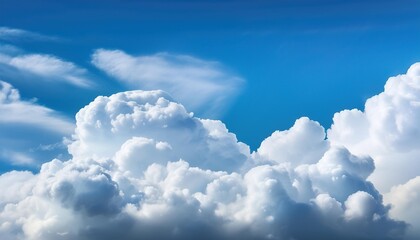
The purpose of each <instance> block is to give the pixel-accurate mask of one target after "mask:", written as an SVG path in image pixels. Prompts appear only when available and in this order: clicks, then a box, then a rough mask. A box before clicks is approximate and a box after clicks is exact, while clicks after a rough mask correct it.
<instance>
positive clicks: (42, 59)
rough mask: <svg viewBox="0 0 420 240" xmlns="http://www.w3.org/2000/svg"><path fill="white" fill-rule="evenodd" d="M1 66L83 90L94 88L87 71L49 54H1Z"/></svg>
mask: <svg viewBox="0 0 420 240" xmlns="http://www.w3.org/2000/svg"><path fill="white" fill-rule="evenodd" d="M0 64H4V65H6V66H9V67H13V68H15V69H17V70H19V71H22V72H25V73H30V74H33V75H35V76H38V77H40V78H41V79H43V80H47V81H63V82H66V83H68V84H71V85H75V86H78V87H82V88H89V87H92V84H93V83H92V82H91V81H90V80H89V79H88V77H87V70H86V69H83V68H80V67H78V66H76V65H75V64H74V63H72V62H68V61H65V60H62V59H60V58H58V57H55V56H52V55H47V54H20V55H16V56H13V55H9V54H6V53H1V52H0Z"/></svg>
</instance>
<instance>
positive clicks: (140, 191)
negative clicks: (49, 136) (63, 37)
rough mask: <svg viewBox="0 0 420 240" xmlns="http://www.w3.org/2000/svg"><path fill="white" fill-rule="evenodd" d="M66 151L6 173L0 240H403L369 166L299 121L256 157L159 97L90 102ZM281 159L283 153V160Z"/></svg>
mask: <svg viewBox="0 0 420 240" xmlns="http://www.w3.org/2000/svg"><path fill="white" fill-rule="evenodd" d="M76 120H77V126H76V129H75V133H74V135H73V140H72V143H71V144H70V145H69V151H70V153H71V154H72V155H73V158H72V159H70V160H68V161H66V162H62V161H59V160H53V161H51V162H48V163H45V164H43V165H42V168H41V170H40V172H39V173H37V174H32V173H29V172H17V171H13V172H9V173H6V174H3V175H1V177H0V187H1V188H2V189H5V190H4V191H3V192H2V194H1V195H0V208H1V209H2V211H1V213H0V219H1V221H0V222H2V224H1V225H0V236H2V238H4V239H8V238H13V239H16V238H17V239H116V238H118V239H138V237H139V236H141V237H142V238H144V239H197V238H200V239H220V238H225V239H313V238H314V237H315V238H317V239H400V238H401V237H402V236H403V234H404V232H405V229H406V227H407V226H406V224H405V223H403V222H399V221H395V220H392V219H391V218H390V217H389V216H388V211H389V209H388V208H387V207H386V206H384V205H383V202H382V196H381V195H380V194H379V192H378V191H377V190H376V189H375V187H374V185H373V184H372V183H370V182H369V181H367V180H366V178H367V177H368V176H369V175H370V174H371V173H372V171H374V168H375V167H374V161H373V159H372V158H370V157H367V156H364V157H363V156H356V155H353V154H352V153H350V152H349V151H348V150H347V149H346V148H344V147H340V146H335V145H333V144H331V143H330V142H329V140H327V139H325V131H324V129H323V128H322V126H320V125H319V124H318V123H317V122H314V121H311V120H309V119H307V118H301V119H299V120H297V121H296V123H295V125H294V126H293V127H292V128H290V129H289V130H286V131H283V132H276V133H274V134H273V135H272V136H270V137H269V138H267V139H266V140H265V141H264V142H263V143H262V145H261V147H260V148H259V150H258V151H257V152H255V153H253V154H251V153H250V152H249V148H248V147H247V146H246V145H245V144H244V143H240V142H238V141H237V139H236V137H235V135H234V134H232V133H230V132H228V130H227V129H226V127H225V125H224V124H223V123H221V122H220V121H214V120H203V119H199V118H196V117H194V116H193V115H192V114H191V113H188V112H187V111H186V109H185V108H184V107H183V106H182V105H181V104H179V103H177V102H175V101H174V100H173V99H171V98H170V97H169V96H168V95H167V94H166V93H164V92H162V91H130V92H123V93H118V94H114V95H112V96H110V97H97V98H96V99H95V100H94V101H93V102H91V103H90V104H89V105H87V106H86V107H84V108H83V109H81V110H80V111H79V113H78V114H77V115H76ZM285 151H287V154H285V155H282V156H280V155H281V154H280V153H281V152H285Z"/></svg>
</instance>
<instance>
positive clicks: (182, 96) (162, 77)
mask: <svg viewBox="0 0 420 240" xmlns="http://www.w3.org/2000/svg"><path fill="white" fill-rule="evenodd" d="M92 63H93V64H94V65H95V66H96V67H98V68H99V69H101V70H103V71H104V72H105V73H107V74H108V75H110V76H112V77H115V78H116V79H118V80H120V81H121V82H122V83H124V84H125V85H126V86H129V87H130V88H131V89H142V90H157V89H161V90H164V91H166V92H168V93H169V94H171V96H173V97H174V98H175V99H177V100H178V101H180V102H182V103H183V104H184V105H185V106H186V107H187V108H188V109H190V110H192V111H199V112H200V113H202V114H205V115H207V116H208V115H210V116H212V115H213V116H214V115H215V114H217V113H220V112H221V111H222V110H224V109H226V105H228V104H229V102H230V100H231V99H232V98H234V97H235V96H236V94H237V93H238V92H239V91H240V90H241V88H242V85H243V84H244V80H243V79H241V78H240V77H237V76H235V75H233V74H231V73H229V72H228V71H227V70H226V69H225V68H224V67H223V66H222V65H221V64H220V63H218V62H213V61H205V60H201V59H198V58H194V57H191V56H188V55H175V54H169V53H158V54H154V55H149V56H131V55H128V54H127V53H125V52H123V51H121V50H106V49H98V50H96V51H95V52H94V54H93V55H92Z"/></svg>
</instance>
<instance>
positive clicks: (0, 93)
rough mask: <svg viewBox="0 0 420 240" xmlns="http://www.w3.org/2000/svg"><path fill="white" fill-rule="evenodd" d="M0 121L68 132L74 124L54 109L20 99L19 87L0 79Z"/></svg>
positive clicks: (63, 132)
mask: <svg viewBox="0 0 420 240" xmlns="http://www.w3.org/2000/svg"><path fill="white" fill-rule="evenodd" d="M0 112H2V113H4V114H1V115H0V123H19V124H28V125H31V126H34V127H39V128H43V129H46V130H49V131H53V132H58V133H62V134H66V133H69V132H71V131H72V129H73V124H72V123H71V122H70V121H69V120H67V119H65V118H64V117H62V116H60V115H59V114H58V113H57V112H55V111H54V110H52V109H50V108H47V107H44V106H41V105H38V104H36V103H34V102H30V101H24V100H21V99H20V95H19V92H18V90H17V89H15V88H13V87H12V85H10V84H9V83H7V82H4V81H0Z"/></svg>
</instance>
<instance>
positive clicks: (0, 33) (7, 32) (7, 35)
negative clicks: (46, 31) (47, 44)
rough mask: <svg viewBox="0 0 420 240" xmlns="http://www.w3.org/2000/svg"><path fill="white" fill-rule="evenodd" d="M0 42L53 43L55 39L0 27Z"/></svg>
mask: <svg viewBox="0 0 420 240" xmlns="http://www.w3.org/2000/svg"><path fill="white" fill-rule="evenodd" d="M0 40H3V41H14V42H15V41H21V40H30V41H34V40H38V41H55V40H57V38H56V37H51V36H45V35H42V34H39V33H35V32H31V31H27V30H22V29H17V28H9V27H0Z"/></svg>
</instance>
